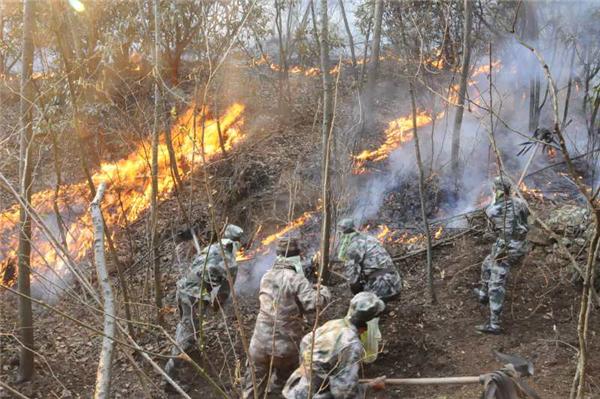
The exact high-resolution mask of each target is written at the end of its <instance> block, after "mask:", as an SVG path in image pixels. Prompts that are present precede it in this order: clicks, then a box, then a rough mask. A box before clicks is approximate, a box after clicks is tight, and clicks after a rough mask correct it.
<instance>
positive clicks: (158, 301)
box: [150, 0, 162, 324]
mask: <svg viewBox="0 0 600 399" xmlns="http://www.w3.org/2000/svg"><path fill="white" fill-rule="evenodd" d="M153 7H154V127H153V129H152V166H151V168H152V171H151V174H152V177H151V179H152V195H151V200H150V251H151V253H152V265H153V270H154V304H155V305H156V312H157V313H156V319H157V320H158V322H159V324H160V323H162V313H161V310H162V284H161V281H160V279H161V275H160V264H159V260H158V245H157V242H156V241H157V238H158V237H157V234H156V227H157V226H156V225H157V219H158V214H157V213H158V209H157V206H158V136H159V113H160V112H159V108H160V89H159V87H158V82H159V78H160V75H159V74H160V72H159V68H160V61H159V54H160V35H159V28H160V14H159V4H158V0H154V1H153Z"/></svg>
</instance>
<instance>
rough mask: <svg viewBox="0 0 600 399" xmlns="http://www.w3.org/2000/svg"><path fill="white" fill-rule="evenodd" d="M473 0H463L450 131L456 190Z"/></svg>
mask: <svg viewBox="0 0 600 399" xmlns="http://www.w3.org/2000/svg"><path fill="white" fill-rule="evenodd" d="M472 8H473V0H464V13H465V16H464V28H463V46H462V48H463V49H462V51H463V53H462V63H461V70H460V82H459V88H458V99H457V102H458V104H456V115H455V116H454V128H453V130H452V150H451V160H450V162H451V167H452V174H453V176H454V178H455V179H456V188H457V189H458V182H459V180H460V176H459V174H460V160H459V153H460V130H461V126H462V120H463V114H464V112H465V97H466V94H467V79H468V77H469V65H470V61H471V28H472V25H473V12H472Z"/></svg>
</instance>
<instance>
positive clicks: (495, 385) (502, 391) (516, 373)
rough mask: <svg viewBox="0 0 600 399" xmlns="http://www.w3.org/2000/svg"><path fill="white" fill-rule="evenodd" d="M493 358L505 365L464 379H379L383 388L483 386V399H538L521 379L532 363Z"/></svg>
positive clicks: (510, 357)
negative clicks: (406, 386)
mask: <svg viewBox="0 0 600 399" xmlns="http://www.w3.org/2000/svg"><path fill="white" fill-rule="evenodd" d="M494 355H495V356H496V358H497V359H498V360H499V361H501V362H503V363H505V365H504V367H503V368H502V369H500V370H497V371H494V372H491V373H486V374H481V375H478V376H466V377H439V378H386V377H382V378H381V377H380V378H379V380H383V381H382V382H385V384H386V385H454V384H459V385H464V384H482V385H483V386H484V394H483V396H482V397H483V398H485V399H495V398H506V399H513V398H514V399H518V398H533V399H540V397H539V395H538V394H537V393H536V392H535V391H534V390H533V389H532V388H531V387H529V385H527V383H526V382H525V381H523V380H522V379H521V377H529V376H532V375H533V364H532V363H531V362H530V361H529V360H526V359H524V358H522V357H520V356H516V355H508V354H505V353H501V352H497V351H494ZM375 380H376V379H364V380H360V382H361V383H370V382H373V381H375Z"/></svg>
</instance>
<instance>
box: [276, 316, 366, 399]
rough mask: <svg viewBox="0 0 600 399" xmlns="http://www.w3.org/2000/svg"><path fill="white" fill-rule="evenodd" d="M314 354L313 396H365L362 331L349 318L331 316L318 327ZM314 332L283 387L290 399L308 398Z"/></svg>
mask: <svg viewBox="0 0 600 399" xmlns="http://www.w3.org/2000/svg"><path fill="white" fill-rule="evenodd" d="M314 336H315V344H314V351H313V356H312V380H313V383H312V387H313V392H314V393H315V394H314V395H313V398H315V399H320V398H334V399H351V398H352V399H354V398H363V397H364V396H365V391H366V386H365V385H362V384H360V383H359V380H358V379H359V371H360V361H361V359H362V357H363V354H364V350H363V346H362V344H361V342H360V338H359V336H358V331H357V329H356V327H355V326H354V325H352V324H351V323H350V322H349V321H348V320H347V319H345V318H344V319H337V320H331V321H328V322H327V323H325V324H324V325H323V326H321V327H319V328H318V329H317V330H316V331H315V334H314ZM312 338H313V334H312V333H308V334H306V335H305V336H304V338H303V339H302V343H301V344H300V353H301V355H300V367H299V368H298V369H297V370H296V371H295V372H294V374H292V376H291V377H290V378H289V379H288V382H287V384H286V386H285V388H284V390H283V396H284V397H285V398H286V399H306V398H308V389H309V375H310V372H309V370H310V367H311V358H310V357H311V356H310V353H311V348H312Z"/></svg>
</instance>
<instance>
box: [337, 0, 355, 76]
mask: <svg viewBox="0 0 600 399" xmlns="http://www.w3.org/2000/svg"><path fill="white" fill-rule="evenodd" d="M339 4H340V14H342V19H343V20H344V27H345V28H346V34H347V35H348V47H350V56H351V57H352V73H353V74H354V79H355V80H358V71H357V69H356V54H355V52H354V38H353V37H352V30H351V29H350V24H349V23H348V18H347V17H346V10H345V9H344V0H339Z"/></svg>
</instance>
